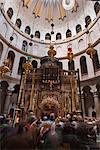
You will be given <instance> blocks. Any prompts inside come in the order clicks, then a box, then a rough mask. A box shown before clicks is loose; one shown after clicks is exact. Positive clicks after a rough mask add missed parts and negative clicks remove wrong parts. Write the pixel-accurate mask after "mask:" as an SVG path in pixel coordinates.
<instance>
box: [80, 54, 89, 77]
mask: <svg viewBox="0 0 100 150" xmlns="http://www.w3.org/2000/svg"><path fill="white" fill-rule="evenodd" d="M80 66H81V74H82V75H85V74H87V73H88V72H87V64H86V57H85V56H82V57H81V58H80Z"/></svg>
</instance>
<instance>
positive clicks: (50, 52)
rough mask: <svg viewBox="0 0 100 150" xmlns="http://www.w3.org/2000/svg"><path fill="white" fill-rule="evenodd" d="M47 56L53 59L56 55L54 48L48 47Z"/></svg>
mask: <svg viewBox="0 0 100 150" xmlns="http://www.w3.org/2000/svg"><path fill="white" fill-rule="evenodd" d="M48 55H49V56H50V57H54V56H55V55H56V51H55V50H54V46H53V45H50V48H49V51H48Z"/></svg>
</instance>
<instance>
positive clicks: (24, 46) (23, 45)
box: [22, 41, 28, 52]
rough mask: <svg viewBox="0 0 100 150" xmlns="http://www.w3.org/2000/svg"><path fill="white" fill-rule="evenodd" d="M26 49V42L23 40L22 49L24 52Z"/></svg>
mask: <svg viewBox="0 0 100 150" xmlns="http://www.w3.org/2000/svg"><path fill="white" fill-rule="evenodd" d="M27 49H28V43H27V41H23V44H22V50H24V51H25V52H27Z"/></svg>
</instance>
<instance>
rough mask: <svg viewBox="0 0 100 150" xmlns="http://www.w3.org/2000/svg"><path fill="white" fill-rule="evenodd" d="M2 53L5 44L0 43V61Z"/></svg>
mask: <svg viewBox="0 0 100 150" xmlns="http://www.w3.org/2000/svg"><path fill="white" fill-rule="evenodd" d="M2 52H3V44H2V43H1V42H0V59H1V56H2Z"/></svg>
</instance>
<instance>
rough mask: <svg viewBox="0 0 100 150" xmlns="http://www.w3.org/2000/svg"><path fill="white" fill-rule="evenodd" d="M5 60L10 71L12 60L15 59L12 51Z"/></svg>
mask: <svg viewBox="0 0 100 150" xmlns="http://www.w3.org/2000/svg"><path fill="white" fill-rule="evenodd" d="M7 59H8V61H9V65H8V67H9V69H10V70H11V71H12V68H13V63H14V59H15V53H14V52H13V51H9V53H8V57H7Z"/></svg>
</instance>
